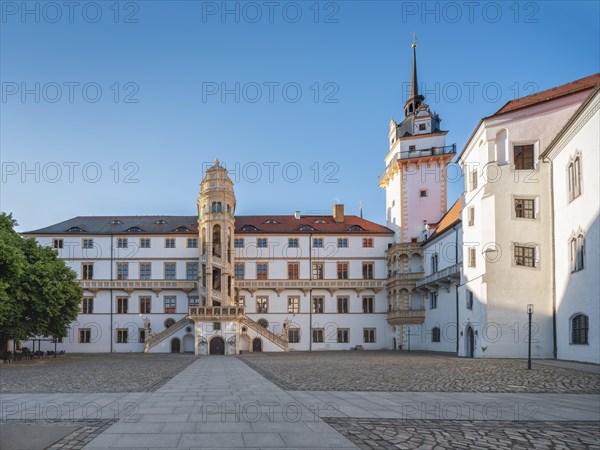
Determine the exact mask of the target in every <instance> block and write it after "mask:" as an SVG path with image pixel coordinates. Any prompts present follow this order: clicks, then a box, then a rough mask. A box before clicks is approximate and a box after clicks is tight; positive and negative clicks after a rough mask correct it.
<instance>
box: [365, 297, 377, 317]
mask: <svg viewBox="0 0 600 450" xmlns="http://www.w3.org/2000/svg"><path fill="white" fill-rule="evenodd" d="M362 301H363V313H365V314H372V313H374V312H375V299H374V298H373V297H363V299H362Z"/></svg>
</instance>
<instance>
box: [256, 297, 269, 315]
mask: <svg viewBox="0 0 600 450" xmlns="http://www.w3.org/2000/svg"><path fill="white" fill-rule="evenodd" d="M256 313H257V314H268V313H269V297H256Z"/></svg>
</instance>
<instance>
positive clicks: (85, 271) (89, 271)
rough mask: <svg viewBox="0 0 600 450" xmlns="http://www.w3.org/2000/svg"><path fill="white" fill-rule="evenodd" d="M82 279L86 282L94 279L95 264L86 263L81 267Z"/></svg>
mask: <svg viewBox="0 0 600 450" xmlns="http://www.w3.org/2000/svg"><path fill="white" fill-rule="evenodd" d="M81 278H82V279H84V280H93V279H94V263H85V264H82V265H81Z"/></svg>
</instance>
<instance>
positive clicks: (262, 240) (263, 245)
mask: <svg viewBox="0 0 600 450" xmlns="http://www.w3.org/2000/svg"><path fill="white" fill-rule="evenodd" d="M256 246H257V247H258V248H267V239H266V238H259V239H257V240H256Z"/></svg>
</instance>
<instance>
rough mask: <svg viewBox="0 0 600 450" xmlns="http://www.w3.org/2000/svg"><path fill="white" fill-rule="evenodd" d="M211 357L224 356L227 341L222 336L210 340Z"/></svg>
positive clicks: (209, 352)
mask: <svg viewBox="0 0 600 450" xmlns="http://www.w3.org/2000/svg"><path fill="white" fill-rule="evenodd" d="M208 354H209V355H224V354H225V341H224V340H223V338H222V337H221V336H215V337H213V338H212V339H211V340H210V345H209V351H208Z"/></svg>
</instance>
